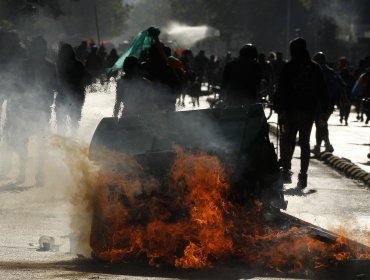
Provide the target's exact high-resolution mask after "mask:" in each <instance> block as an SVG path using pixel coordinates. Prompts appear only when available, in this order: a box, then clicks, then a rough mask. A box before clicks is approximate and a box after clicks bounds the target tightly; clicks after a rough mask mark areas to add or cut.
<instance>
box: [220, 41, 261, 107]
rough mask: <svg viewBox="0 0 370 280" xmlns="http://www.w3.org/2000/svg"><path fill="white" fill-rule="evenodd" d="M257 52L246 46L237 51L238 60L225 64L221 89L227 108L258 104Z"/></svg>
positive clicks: (259, 76) (259, 72)
mask: <svg viewBox="0 0 370 280" xmlns="http://www.w3.org/2000/svg"><path fill="white" fill-rule="evenodd" d="M257 57H258V51H257V48H256V47H255V46H253V45H252V44H248V45H245V46H243V47H242V48H241V49H240V51H239V57H238V59H236V60H234V61H231V62H229V63H227V64H226V66H225V69H224V72H223V77H222V89H223V92H224V94H225V95H226V97H225V103H226V104H227V105H228V106H242V105H248V104H253V103H257V102H258V93H259V88H260V84H261V78H262V74H261V69H260V66H259V64H258V62H257Z"/></svg>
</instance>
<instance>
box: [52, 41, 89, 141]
mask: <svg viewBox="0 0 370 280" xmlns="http://www.w3.org/2000/svg"><path fill="white" fill-rule="evenodd" d="M57 68H58V75H59V81H60V85H61V90H60V91H59V92H58V95H57V98H56V113H57V122H58V130H59V132H61V133H62V134H64V133H65V128H66V117H67V116H69V117H70V120H71V130H72V133H73V134H74V133H76V131H77V128H78V122H79V121H80V119H81V112H82V106H83V104H84V102H85V87H86V85H88V84H89V83H90V82H91V76H90V75H89V73H88V72H87V71H86V69H85V67H84V66H83V65H82V63H81V62H80V61H78V60H77V59H76V57H75V53H74V51H73V48H72V47H71V45H69V44H63V45H62V46H61V47H60V51H59V55H58V60H57Z"/></svg>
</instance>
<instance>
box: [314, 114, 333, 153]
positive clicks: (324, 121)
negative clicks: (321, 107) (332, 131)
mask: <svg viewBox="0 0 370 280" xmlns="http://www.w3.org/2000/svg"><path fill="white" fill-rule="evenodd" d="M330 116H331V113H330V114H325V115H324V114H323V115H321V116H316V118H315V127H316V145H317V146H319V147H320V146H321V143H322V141H324V143H325V147H328V146H329V145H330V140H329V128H328V121H329V119H330Z"/></svg>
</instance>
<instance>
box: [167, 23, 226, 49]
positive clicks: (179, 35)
mask: <svg viewBox="0 0 370 280" xmlns="http://www.w3.org/2000/svg"><path fill="white" fill-rule="evenodd" d="M163 31H164V33H165V34H167V35H168V37H169V39H172V40H175V41H177V42H178V43H179V44H180V45H181V46H183V47H185V48H190V47H192V46H194V45H195V44H196V43H197V42H199V41H201V40H204V39H206V38H210V37H219V36H220V31H219V30H217V29H216V28H213V27H211V26H207V25H200V26H189V25H185V24H180V23H177V22H170V23H169V24H168V26H167V27H166V28H164V30H163Z"/></svg>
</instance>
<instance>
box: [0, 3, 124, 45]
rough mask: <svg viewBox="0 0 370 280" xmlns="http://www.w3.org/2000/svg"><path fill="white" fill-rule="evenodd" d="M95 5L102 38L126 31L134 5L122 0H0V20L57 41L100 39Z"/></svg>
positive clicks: (26, 33) (27, 32)
mask: <svg viewBox="0 0 370 280" xmlns="http://www.w3.org/2000/svg"><path fill="white" fill-rule="evenodd" d="M95 5H96V6H97V8H98V9H97V10H98V19H99V25H100V31H101V34H102V38H105V39H108V38H110V37H113V36H117V35H120V34H121V33H123V31H124V29H125V27H126V21H127V18H128V15H129V11H130V6H129V5H127V4H123V3H122V0H94V1H92V0H77V1H76V0H68V1H66V0H0V21H2V22H4V23H5V22H6V23H9V24H11V25H13V27H14V28H16V29H18V30H19V32H20V33H21V34H23V35H25V36H27V35H29V34H32V35H44V36H45V37H47V38H48V39H49V40H53V41H59V40H65V41H69V40H74V41H76V40H80V39H87V38H89V37H92V38H96V20H95V11H94V7H95ZM3 25H4V24H3Z"/></svg>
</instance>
